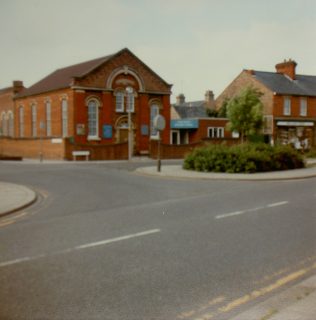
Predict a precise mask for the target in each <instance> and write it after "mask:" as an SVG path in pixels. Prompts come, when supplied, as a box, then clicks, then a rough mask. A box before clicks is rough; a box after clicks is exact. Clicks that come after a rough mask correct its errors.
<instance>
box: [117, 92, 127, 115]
mask: <svg viewBox="0 0 316 320" xmlns="http://www.w3.org/2000/svg"><path fill="white" fill-rule="evenodd" d="M124 96H125V93H124V92H123V91H117V92H116V93H115V97H116V99H115V111H116V112H124Z"/></svg>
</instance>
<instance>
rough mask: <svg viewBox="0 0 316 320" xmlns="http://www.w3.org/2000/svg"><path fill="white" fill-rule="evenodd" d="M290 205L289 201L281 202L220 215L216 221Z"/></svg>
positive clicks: (216, 217)
mask: <svg viewBox="0 0 316 320" xmlns="http://www.w3.org/2000/svg"><path fill="white" fill-rule="evenodd" d="M288 203H289V202H288V201H280V202H276V203H270V204H267V205H265V206H262V207H256V208H251V209H247V210H241V211H234V212H229V213H224V214H219V215H217V216H215V219H217V220H218V219H223V218H229V217H234V216H238V215H242V214H245V213H249V212H254V211H259V210H263V209H267V208H274V207H278V206H283V205H285V204H288Z"/></svg>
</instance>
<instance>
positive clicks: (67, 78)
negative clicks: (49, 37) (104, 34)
mask: <svg viewBox="0 0 316 320" xmlns="http://www.w3.org/2000/svg"><path fill="white" fill-rule="evenodd" d="M112 56H113V55H108V56H105V57H101V58H98V59H94V60H90V61H86V62H82V63H78V64H75V65H72V66H69V67H66V68H62V69H58V70H56V71H54V72H53V73H51V74H49V75H48V76H47V77H45V78H43V79H42V80H40V81H38V82H37V83H35V84H33V85H32V86H31V87H29V88H27V89H24V90H23V91H22V92H20V93H19V94H18V95H17V96H16V97H17V98H21V97H25V96H31V95H35V94H39V93H43V92H49V91H53V90H57V89H63V88H68V87H70V86H71V81H72V78H74V77H83V76H84V75H86V74H88V73H89V72H91V71H93V70H94V69H95V68H97V67H98V66H100V65H101V64H102V63H104V62H105V61H107V60H109V59H110V58H111V57H112Z"/></svg>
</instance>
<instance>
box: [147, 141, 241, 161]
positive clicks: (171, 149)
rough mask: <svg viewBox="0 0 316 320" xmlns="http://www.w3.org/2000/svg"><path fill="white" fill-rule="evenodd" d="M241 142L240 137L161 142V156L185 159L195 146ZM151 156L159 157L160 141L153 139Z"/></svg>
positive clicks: (162, 157)
mask: <svg viewBox="0 0 316 320" xmlns="http://www.w3.org/2000/svg"><path fill="white" fill-rule="evenodd" d="M238 143H240V140H239V139H232V138H226V139H203V140H200V141H198V142H195V143H190V144H182V145H171V144H163V143H162V144H161V145H160V158H161V159H184V158H185V157H186V155H187V154H188V153H190V152H192V151H193V150H194V149H195V148H199V147H203V146H207V145H210V144H225V145H228V146H232V145H235V144H238ZM150 157H151V158H153V159H157V157H158V142H157V141H151V144H150Z"/></svg>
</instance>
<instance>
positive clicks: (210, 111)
mask: <svg viewBox="0 0 316 320" xmlns="http://www.w3.org/2000/svg"><path fill="white" fill-rule="evenodd" d="M206 113H207V115H208V117H210V118H217V115H218V111H217V110H215V109H206Z"/></svg>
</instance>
